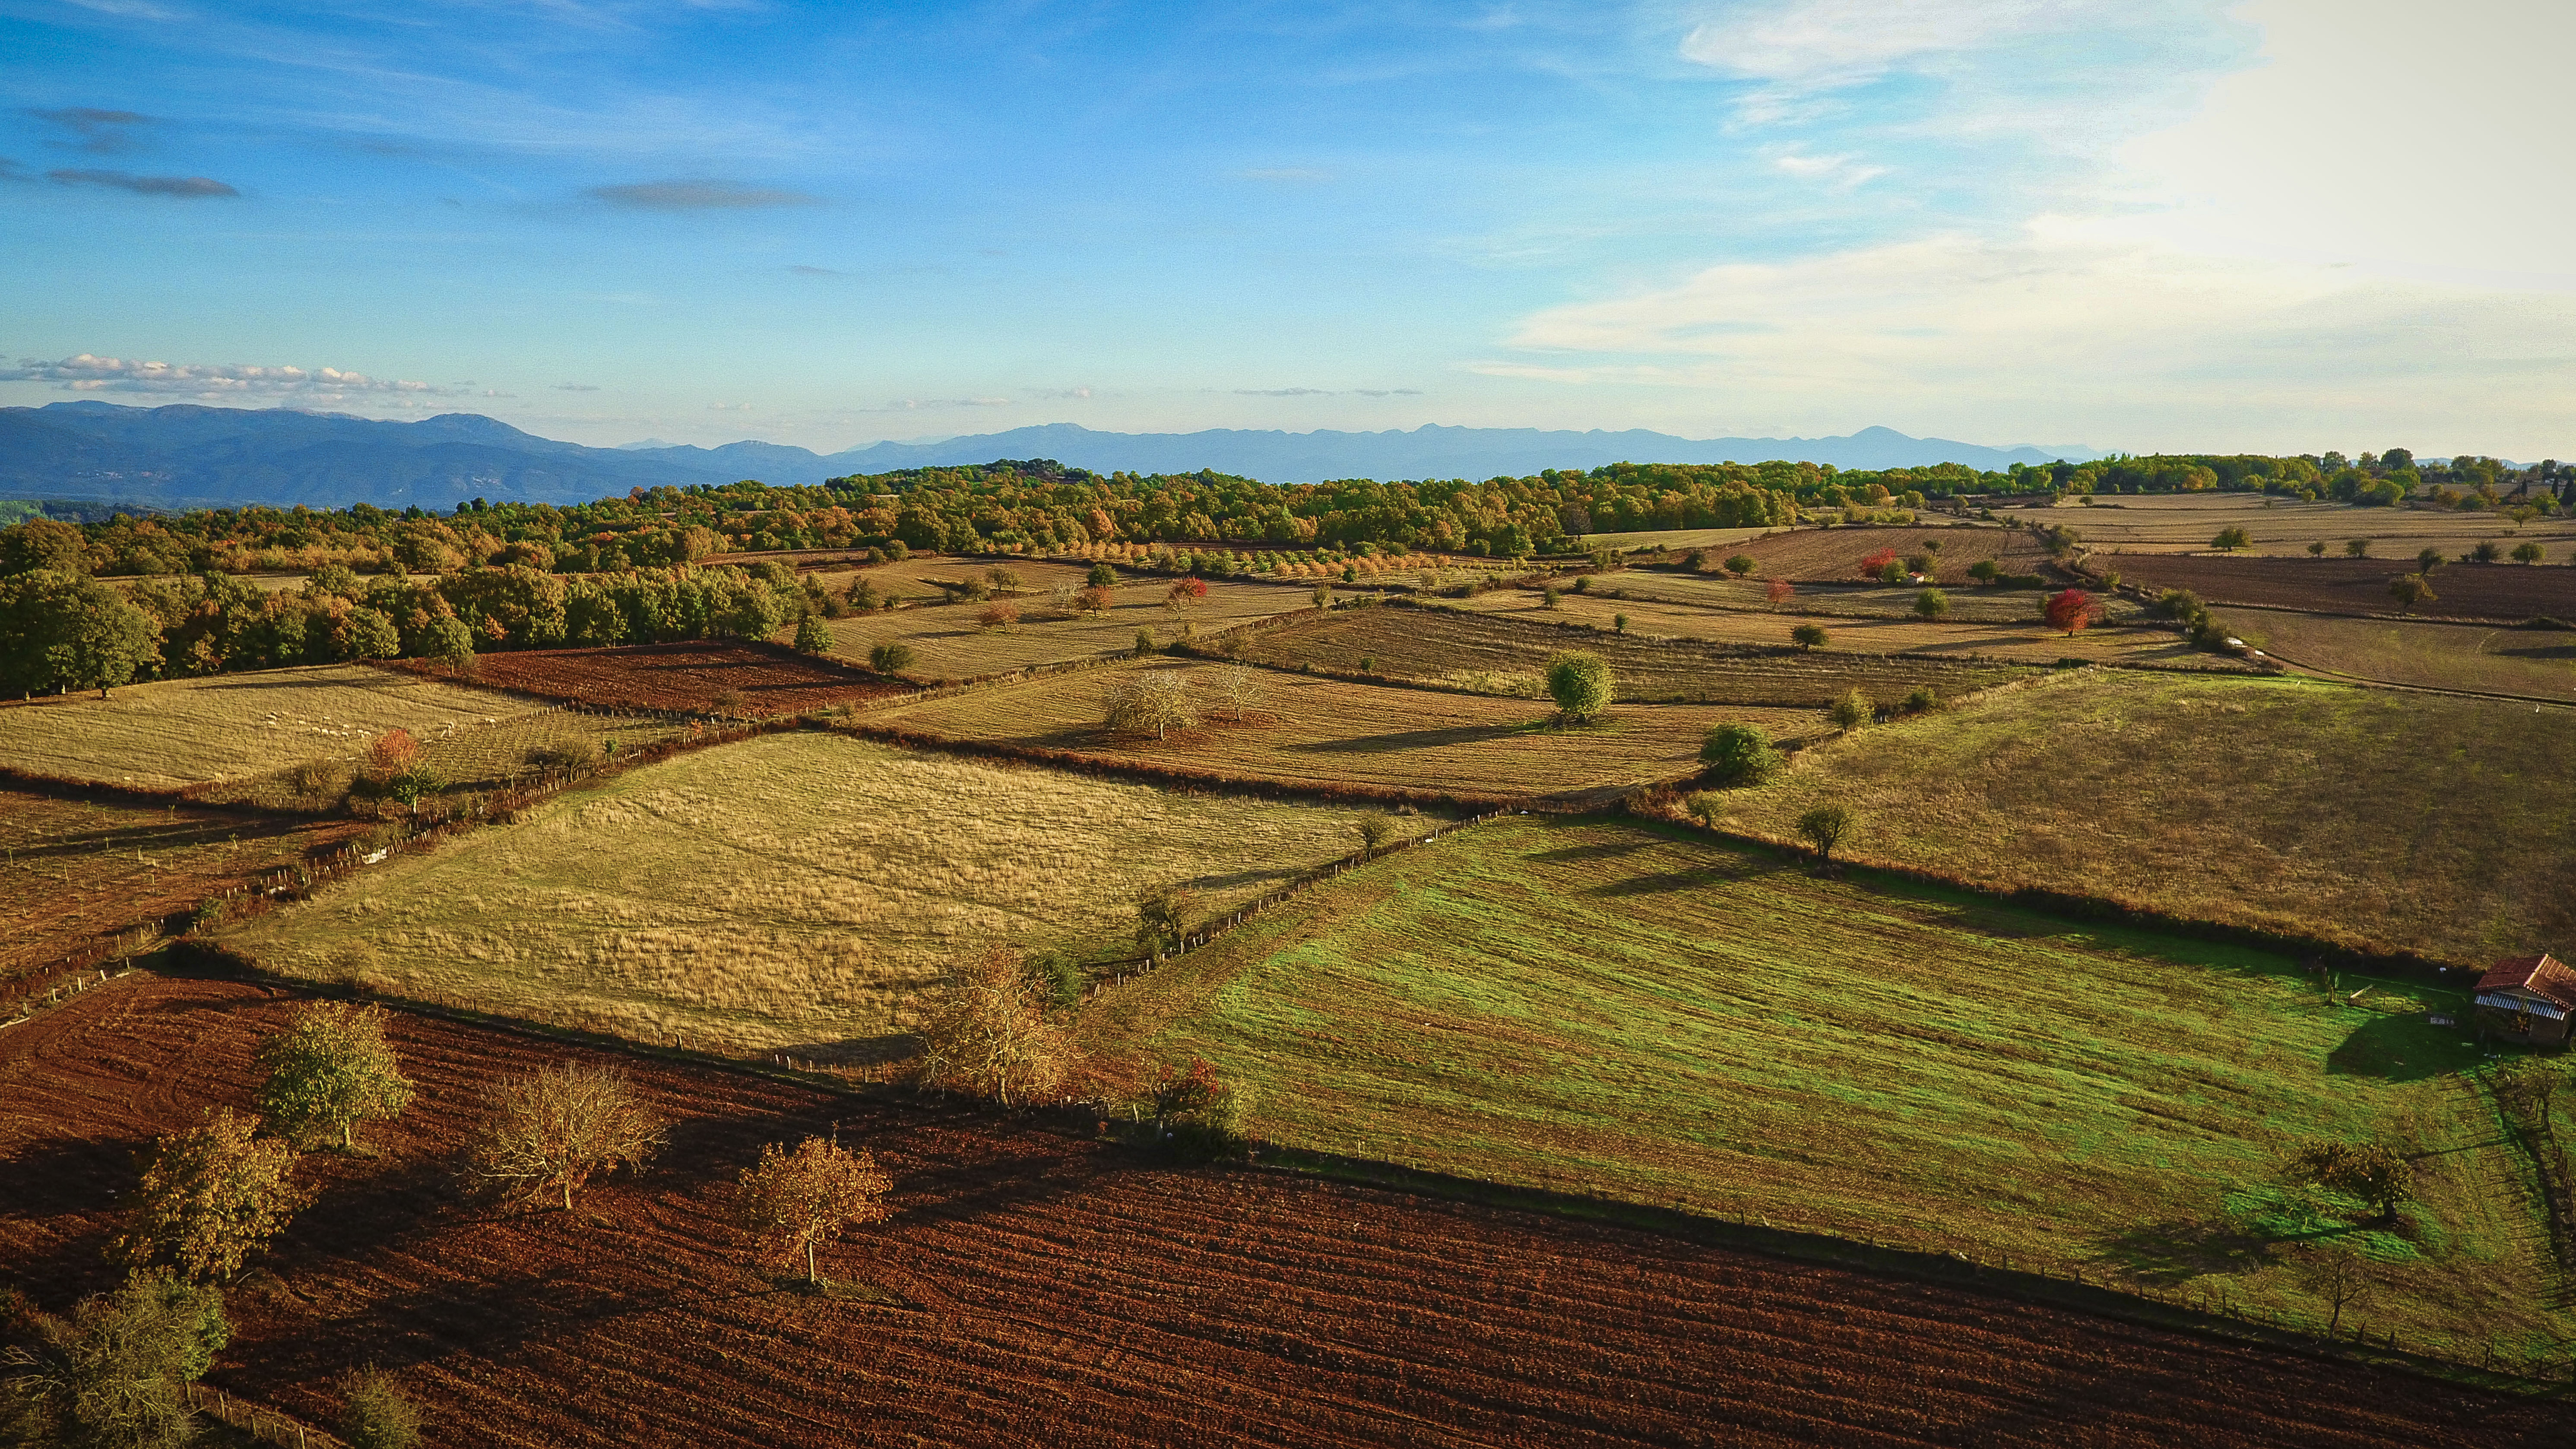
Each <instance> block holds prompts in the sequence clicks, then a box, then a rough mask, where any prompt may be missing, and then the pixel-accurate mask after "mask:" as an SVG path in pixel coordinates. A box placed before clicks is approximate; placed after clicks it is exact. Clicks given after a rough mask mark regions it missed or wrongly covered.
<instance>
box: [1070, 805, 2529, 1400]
mask: <svg viewBox="0 0 2576 1449" xmlns="http://www.w3.org/2000/svg"><path fill="white" fill-rule="evenodd" d="M2355 984H2356V983H2355V982H2353V981H2351V980H2347V981H2345V982H2344V983H2343V987H2344V988H2345V990H2349V989H2350V988H2351V987H2353V986H2354V985H2355ZM2465 996H2466V993H2465V992H2462V991H2449V990H2442V989H2439V988H2433V987H2416V986H2407V985H2403V984H2397V983H2371V984H2370V986H2369V989H2368V990H2366V991H2365V992H2363V993H2362V997H2361V1000H2360V1001H2359V1002H2358V1003H2348V1002H2347V1001H2346V1000H2345V998H2344V994H2343V992H2342V991H2337V992H2331V993H2330V992H2327V991H2325V990H2323V989H2321V986H2320V983H2318V982H2317V981H2315V980H2314V979H2313V978H2310V977H2308V976H2307V975H2306V974H2305V973H2304V972H2303V971H2302V970H2300V969H2299V967H2298V966H2297V964H2296V963H2294V962H2292V961H2289V960H2286V959H2283V958H2279V957H2275V956H2271V955H2268V954H2265V953H2261V952H2255V951H2249V950H2244V949H2241V948H2233V947H2223V946H2215V945H2210V944H2207V943H2202V942H2195V941H2191V940H2187V939H2182V938H2176V937H2166V936H2160V935H2156V934H2152V933H2148V932H2142V931H2132V930H2121V929H2114V928H2107V927H2096V926H2079V925H2076V924H2072V923H2070V922H2067V921H2063V920H2058V919H2053V918H2050V917H2047V916H2043V915H2038V914H2033V913H2029V912H2024V911H2016V910H2010V909H2005V908H2000V907H1997V906H1995V905H1992V904H1990V903H1987V902H1984V901H1981V900H1979V899H1978V898H1975V897H1971V896H1967V895H1964V894H1958V893H1951V892H1944V891H1938V890H1931V889H1922V888H1913V887H1906V886H1902V885H1894V884H1889V883H1886V882H1884V881H1879V880H1871V879H1853V880H1827V879H1821V878H1818V877H1816V876H1814V875H1811V874H1809V873H1808V872H1806V871H1805V870H1804V869H1802V868H1801V867H1799V866H1797V865H1795V864H1792V863H1790V862H1788V861H1786V860H1784V859H1782V858H1781V857H1779V856H1776V855H1774V854H1772V853H1770V852H1767V851H1762V850H1758V849H1750V848H1744V847H1730V846H1727V845H1725V844H1722V843H1719V842H1717V841H1714V840H1711V839H1709V838H1708V837H1706V836H1704V835H1699V834H1698V833H1697V832H1695V831H1687V830H1684V829H1680V828H1673V827H1665V828H1649V827H1641V826H1637V825H1631V824H1626V823H1617V822H1610V821H1602V820H1581V819H1566V818H1554V817H1538V816H1529V817H1507V818H1505V819H1503V820H1500V821H1496V822H1492V823H1489V824H1485V825H1480V826H1476V827H1473V828H1470V829H1467V830H1463V831H1459V832H1456V833H1454V834H1452V835H1451V836H1449V837H1448V838H1446V839H1444V840H1442V841H1440V842H1438V843H1436V844H1433V845H1430V846H1427V847H1424V848H1422V849H1419V850H1413V851H1406V852H1402V853H1400V854H1397V855H1394V856H1390V857H1386V858H1384V859H1382V860H1380V861H1378V862H1376V863H1374V864H1372V865H1369V866H1366V867H1363V868H1361V869H1360V870H1357V871H1354V872H1352V873H1350V874H1347V875H1345V876H1342V877H1341V878H1339V879H1338V880H1336V881H1334V882H1333V883H1332V884H1331V885H1329V886H1328V887H1326V888H1324V889H1323V890H1321V891H1319V892H1317V893H1315V894H1314V895H1311V896H1308V897H1306V898H1303V901H1302V902H1301V904H1300V905H1299V906H1298V907H1296V908H1292V909H1290V910H1286V911H1282V912H1280V913H1278V914H1276V915H1275V916H1268V917H1264V918H1261V919H1260V920H1258V921H1256V922H1255V923H1253V924H1251V925H1248V926H1246V927H1243V928H1241V929H1239V930H1236V931H1233V932H1230V933H1228V934H1227V935H1226V936H1224V937H1222V938H1220V939H1219V940H1218V941H1217V942H1216V943H1215V944H1214V945H1213V946H1211V947H1209V948H1207V949H1205V950H1202V951H1199V952H1194V953H1192V954H1190V955H1188V956H1185V957H1182V958H1181V959H1180V960H1179V961H1177V962H1175V963H1173V964H1172V965H1170V966H1167V967H1166V968H1165V969H1164V970H1162V971H1160V972H1157V973H1153V974H1151V975H1147V976H1143V977H1139V978H1137V979H1136V980H1134V981H1131V982H1128V983H1126V984H1124V985H1120V986H1115V987H1112V988H1109V989H1108V990H1106V991H1104V992H1103V993H1102V995H1101V996H1100V998H1099V999H1098V1000H1097V1001H1095V1002H1094V1003H1093V1005H1092V1007H1091V1009H1090V1011H1089V1013H1088V1014H1087V1015H1086V1017H1085V1027H1084V1030H1085V1032H1086V1034H1087V1036H1088V1039H1089V1040H1091V1041H1092V1042H1093V1043H1094V1044H1095V1046H1096V1048H1097V1049H1099V1050H1102V1051H1132V1052H1135V1053H1137V1054H1140V1055H1143V1056H1145V1057H1148V1058H1161V1059H1166V1060H1173V1059H1185V1058H1187V1057H1188V1056H1190V1055H1192V1054H1196V1055H1200V1056H1204V1057H1205V1058H1207V1059H1208V1060H1210V1061H1211V1062H1214V1063H1216V1064H1218V1066H1219V1067H1220V1069H1221V1070H1223V1071H1226V1072H1229V1073H1232V1074H1235V1075H1237V1076H1239V1077H1241V1078H1242V1079H1244V1080H1246V1081H1249V1082H1251V1083H1252V1084H1254V1086H1255V1087H1256V1088H1257V1090H1258V1092H1259V1103H1260V1107H1259V1113H1260V1117H1259V1120H1260V1126H1261V1129H1262V1131H1263V1132H1264V1134H1265V1135H1267V1136H1269V1137H1271V1138H1273V1139H1274V1140H1277V1141H1279V1142H1282V1143H1285V1144H1288V1145H1292V1146H1296V1147H1301V1148H1306V1149H1310V1150H1313V1151H1319V1152H1331V1153H1338V1154H1346V1155H1351V1156H1358V1157H1367V1158H1384V1159H1391V1160H1394V1161H1397V1162H1403V1163H1412V1164H1417V1165H1420V1166H1422V1167H1425V1168H1428V1169H1432V1170H1436V1171H1440V1172H1445V1173H1450V1174H1454V1175H1459V1176H1464V1177H1468V1178H1491V1179H1493V1180H1496V1181H1500V1182H1509V1183H1519V1184H1524V1185H1528V1186H1533V1187H1540V1188H1546V1189H1551V1190H1556V1191H1562V1192H1570V1193H1582V1194H1593V1195H1599V1196H1607V1197H1613V1198H1619V1199H1625V1200H1629V1201H1634V1202H1641V1203H1648V1204H1654V1205H1660V1206H1672V1207H1680V1208H1686V1209H1693V1210H1699V1211H1709V1212H1717V1213H1721V1214H1724V1215H1727V1216H1731V1217H1749V1218H1758V1219H1761V1220H1765V1221H1768V1222H1770V1223H1773V1224H1776V1225H1778V1226H1782V1227H1792V1228H1801V1229H1808V1230H1813V1231H1817V1232H1825V1233H1832V1234H1836V1235H1840V1236H1844V1237H1852V1238H1869V1239H1875V1240H1879V1241H1890V1240H1892V1241H1893V1242H1895V1243H1897V1244H1899V1245H1902V1246H1905V1247H1909V1248H1914V1249H1922V1250H1932V1251H1949V1250H1960V1251H1972V1252H1974V1253H1976V1254H1978V1255H1979V1256H1981V1257H1987V1258H1991V1257H1994V1256H1996V1255H1998V1254H2002V1255H2009V1256H2010V1258H2011V1259H2012V1260H2013V1261H2014V1262H2016V1263H2018V1264H2020V1265H2022V1266H2024V1267H2032V1268H2035V1267H2040V1266H2047V1267H2050V1268H2052V1269H2054V1270H2056V1271H2058V1272H2060V1273H2063V1272H2064V1271H2066V1270H2067V1269H2070V1268H2078V1267H2080V1268H2082V1269H2083V1270H2084V1271H2085V1272H2086V1273H2087V1274H2088V1275H2094V1276H2096V1277H2097V1278H2099V1277H2107V1278H2109V1279H2111V1280H2112V1281H2119V1280H2121V1279H2124V1278H2125V1279H2131V1280H2134V1281H2152V1282H2158V1283H2174V1282H2181V1283H2187V1284H2191V1285H2193V1286H2195V1287H2197V1288H2199V1289H2201V1290H2203V1291H2206V1292H2212V1293H2215V1292H2217V1291H2221V1290H2223V1291H2224V1292H2225V1294H2226V1295H2227V1297H2228V1298H2229V1300H2230V1301H2231V1302H2232V1303H2236V1304H2239V1305H2252V1306H2258V1307H2262V1308H2265V1309H2267V1310H2271V1311H2282V1310H2287V1311H2290V1312H2293V1313H2296V1314H2297V1315H2298V1316H2299V1317H2300V1318H2301V1319H2302V1320H2306V1319H2310V1318H2312V1317H2313V1319H2315V1320H2316V1321H2319V1322H2322V1320H2323V1317H2324V1314H2323V1312H2322V1311H2321V1310H2320V1309H2319V1307H2318V1305H2317V1303H2316V1301H2315V1300H2314V1298H2313V1296H2312V1295H2310V1294H2309V1293H2308V1292H2307V1291H2306V1290H2305V1288H2303V1287H2302V1286H2301V1285H2302V1281H2303V1280H2302V1278H2301V1269H2300V1264H2301V1263H2302V1262H2303V1261H2304V1259H2305V1258H2306V1256H2307V1250H2303V1249H2302V1247H2301V1246H2300V1245H2299V1244H2298V1243H2297V1242H2294V1241H2286V1240H2285V1239H2288V1238H2290V1237H2291V1236H2293V1235H2291V1234H2288V1233H2272V1232H2269V1231H2267V1230H2263V1229H2261V1228H2260V1227H2259V1224H2258V1221H2257V1220H2258V1219H2259V1218H2260V1216H2261V1214H2262V1213H2263V1212H2264V1211H2265V1210H2266V1205H2267V1204H2269V1203H2271V1202H2272V1201H2273V1200H2274V1195H2275V1193H2276V1188H2275V1184H2276V1183H2277V1181H2278V1174H2279V1172H2280V1168H2281V1164H2282V1162H2283V1160H2284V1159H2285V1157H2286V1156H2287V1155H2288V1154H2289V1153H2291V1152H2292V1151H2294V1150H2296V1148H2297V1147H2299V1146H2300V1145H2301V1144H2302V1143H2304V1142H2307V1141H2310V1140H2315V1139H2320V1138H2333V1139H2342V1140H2357V1139H2363V1138H2368V1137H2372V1136H2375V1135H2383V1134H2384V1135H2390V1136H2394V1137H2397V1138H2400V1139H2402V1140H2406V1141H2409V1142H2411V1143H2412V1144H2413V1145H2414V1150H2418V1151H2422V1152H2424V1153H2427V1154H2429V1155H2428V1156H2426V1157H2424V1158H2422V1159H2420V1160H2419V1170H2420V1172H2421V1174H2422V1176H2421V1179H2420V1183H2419V1188H2420V1192H2421V1200H2420V1201H2419V1202H2418V1203H2416V1204H2415V1205H2413V1206H2412V1207H2410V1208H2408V1209H2407V1210H2406V1211H2407V1213H2408V1214H2409V1216H2408V1217H2407V1218H2406V1219H2405V1220H2404V1222H2405V1227H2404V1230H2403V1231H2402V1232H2399V1231H2377V1230H2374V1231H2369V1232H2359V1231H2347V1232H2342V1233H2334V1234H2329V1235H2328V1236H2327V1237H2326V1238H2325V1239H2324V1247H2323V1248H2322V1250H2324V1251H2348V1252H2359V1253H2361V1254H2363V1255H2364V1257H2363V1261H2364V1263H2365V1265H2366V1268H2365V1271H2366V1272H2367V1273H2368V1274H2369V1276H2370V1279H2371V1283H2372V1288H2371V1292H2372V1298H2371V1301H2370V1307H2369V1309H2368V1310H2367V1315H2366V1316H2367V1320H2368V1321H2369V1322H2370V1323H2372V1324H2373V1325H2376V1326H2377V1327H2379V1328H2380V1329H2383V1330H2384V1329H2386V1328H2396V1329H2399V1330H2400V1331H2402V1332H2403V1333H2405V1334H2406V1335H2408V1336H2409V1337H2411V1338H2413V1339H2415V1340H2416V1341H2417V1342H2419V1343H2420V1342H2422V1340H2423V1338H2424V1336H2425V1335H2428V1334H2440V1335H2443V1336H2446V1337H2448V1338H2450V1339H2451V1340H2452V1341H2453V1342H2454V1343H2455V1344H2462V1343H2465V1344H2479V1343H2483V1342H2484V1341H2485V1339H2486V1338H2487V1336H2488V1335H2489V1334H2490V1333H2494V1334H2497V1335H2498V1336H2500V1337H2502V1338H2504V1339H2506V1340H2507V1341H2517V1340H2518V1341H2520V1342H2522V1343H2524V1344H2526V1345H2531V1344H2536V1343H2541V1342H2549V1341H2554V1339H2555V1338H2556V1337H2557V1336H2558V1335H2561V1334H2563V1333H2564V1332H2565V1331H2566V1330H2567V1329H2569V1328H2570V1327H2576V1322H2571V1320H2570V1317H2569V1315H2567V1314H2565V1313H2563V1312H2552V1311H2551V1310H2548V1309H2546V1308H2544V1307H2543V1306H2542V1295H2541V1294H2540V1293H2539V1292H2538V1291H2536V1290H2535V1288H2534V1286H2533V1285H2536V1284H2540V1283H2544V1282H2547V1281H2549V1279H2550V1274H2551V1270H2550V1268H2549V1265H2548V1263H2547V1262H2546V1254H2547V1251H2548V1250H2547V1243H2546V1237H2545V1235H2544V1234H2543V1233H2542V1232H2541V1231H2540V1223H2539V1219H2538V1217H2537V1209H2536V1208H2535V1207H2534V1206H2532V1205H2531V1204H2530V1203H2529V1202H2528V1200H2527V1199H2526V1198H2525V1197H2524V1196H2523V1195H2522V1194H2521V1193H2520V1192H2518V1191H2512V1190H2499V1188H2498V1186H2497V1184H2498V1183H2499V1182H2510V1181H2514V1180H2516V1174H2517V1173H2518V1172H2520V1171H2521V1170H2523V1169H2521V1167H2520V1166H2519V1164H2518V1163H2517V1161H2516V1160H2515V1157H2514V1155H2513V1153H2514V1149H2513V1148H2511V1147H2510V1146H2509V1145H2508V1144H2506V1143H2505V1142H2504V1141H2502V1140H2500V1139H2499V1137H2498V1134H2497V1133H2496V1132H2495V1130H2494V1119H2493V1116H2492V1113H2491V1109H2490V1108H2488V1107H2487V1106H2486V1105H2485V1103H2484V1101H2483V1099H2482V1098H2481V1096H2480V1095H2479V1094H2478V1093H2477V1092H2476V1091H2474V1090H2473V1089H2469V1088H2467V1087H2465V1085H2464V1084H2463V1083H2461V1082H2460V1081H2458V1080H2457V1079H2456V1078H2455V1077H2452V1076H2451V1075H2450V1074H2451V1073H2454V1072H2457V1071H2459V1070H2460V1069H2462V1068H2467V1067H2471V1066H2475V1065H2478V1064H2480V1063H2481V1062H2482V1061H2483V1057H2482V1055H2481V1053H2480V1051H2479V1049H2478V1048H2477V1047H2476V1046H2475V1045H2474V1044H2473V1043H2472V1042H2471V1040H2470V1039H2469V1037H2468V1036H2467V1034H2466V1033H2465V1031H2463V1030H2461V1029H2458V1028H2440V1027H2435V1026H2432V1025H2430V1024H2429V1020H2428V1015H2429V1011H2432V1010H2439V1011H2447V1012H2450V1013H2453V1014H2455V1015H2456V1014H2458V1013H2459V1011H2460V1008H2461V1007H2462V1006H2463V1004H2464V1002H2465ZM2301 1236H2305V1235H2301ZM2337 1238H2340V1239H2341V1241H2335V1239H2337ZM2471 1352H2472V1356H2473V1357H2474V1356H2475V1351H2474V1350H2472V1351H2471Z"/></svg>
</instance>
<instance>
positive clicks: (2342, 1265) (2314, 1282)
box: [2298, 1245, 2370, 1338]
mask: <svg viewBox="0 0 2576 1449" xmlns="http://www.w3.org/2000/svg"><path fill="white" fill-rule="evenodd" d="M2298 1277H2299V1282H2300V1284H2301V1286H2303V1287H2305V1288H2306V1289H2307V1290H2308V1291H2309V1292H2311V1293H2313V1294H2315V1295H2317V1296H2318V1297H2319V1298H2322V1299H2324V1300H2325V1301H2326V1303H2327V1305H2328V1306H2329V1307H2330V1308H2331V1309H2332V1310H2333V1313H2332V1316H2330V1317H2328V1318H2327V1320H2326V1337H2328V1338H2332V1337H2334V1336H2335V1332H2336V1330H2338V1329H2340V1328H2342V1327H2343V1310H2344V1308H2345V1306H2346V1305H2348V1304H2350V1303H2352V1302H2353V1301H2354V1300H2356V1299H2358V1298H2360V1297H2361V1296H2362V1294H2363V1292H2364V1291H2365V1290H2367V1289H2368V1288H2369V1287H2370V1279H2369V1276H2368V1275H2367V1274H2365V1273H2364V1272H2363V1271H2362V1263H2361V1255H2360V1254H2358V1253H2347V1252H2344V1251H2342V1250H2341V1249H2338V1248H2331V1247H2317V1246H2313V1245H2312V1246H2311V1247H2310V1248H2309V1249H2308V1251H2307V1253H2306V1255H2305V1256H2304V1257H2303V1258H2302V1259H2301V1261H2300V1263H2299V1268H2298Z"/></svg>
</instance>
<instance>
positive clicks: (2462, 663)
mask: <svg viewBox="0 0 2576 1449" xmlns="http://www.w3.org/2000/svg"><path fill="white" fill-rule="evenodd" d="M2223 617H2224V618H2225V619H2226V621H2227V625H2228V627H2229V628H2231V629H2233V630H2234V631H2235V632H2236V634H2237V635H2238V636H2239V637H2241V638H2243V639H2244V640H2245V641H2246V642H2247V643H2249V644H2252V645H2253V646H2254V647H2255V648H2257V649H2262V650H2265V651H2267V652H2269V653H2271V654H2272V655H2273V656H2275V657H2276V658H2279V659H2281V660H2283V661H2285V662H2287V663H2290V664H2293V665H2296V666H2298V667H2300V668H2302V669H2312V670H2318V671H2321V672H2324V673H2328V674H2342V675H2349V676H2351V677H2352V678H2355V679H2371V680H2378V681H2380V682H2382V683H2387V684H2412V685H2419V686H2423V687H2427V688H2433V689H2471V690H2477V691H2479V692H2481V693H2486V694H2518V695H2521V696H2523V697H2524V698H2526V699H2545V700H2550V701H2553V702H2555V703H2558V704H2576V632H2570V631H2568V630H2565V629H2516V628H2511V627H2507V626H2503V625H2496V624H2437V623H2431V622H2417V621H2410V620H2397V619H2354V618H2347V617H2343V616H2340V615H2334V614H2303V613H2298V612H2295V611H2293V610H2289V609H2254V608H2243V607H2235V608H2229V609H2227V610H2225V611H2224V614H2223Z"/></svg>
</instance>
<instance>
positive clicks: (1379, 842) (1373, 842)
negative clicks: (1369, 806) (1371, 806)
mask: <svg viewBox="0 0 2576 1449" xmlns="http://www.w3.org/2000/svg"><path fill="white" fill-rule="evenodd" d="M1351 828H1352V829H1354V830H1357V831H1358V832H1359V833H1360V854H1361V855H1363V856H1375V855H1376V854H1377V853H1378V852H1379V851H1381V850H1384V849H1386V843H1387V842H1388V841H1390V840H1393V839H1394V838H1395V821H1394V820H1393V818H1391V817H1389V816H1388V815H1387V814H1386V813H1385V812H1384V811H1380V810H1372V811H1370V812H1368V813H1367V814H1366V815H1363V816H1361V817H1360V818H1359V819H1357V820H1354V821H1352V822H1351Z"/></svg>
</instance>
